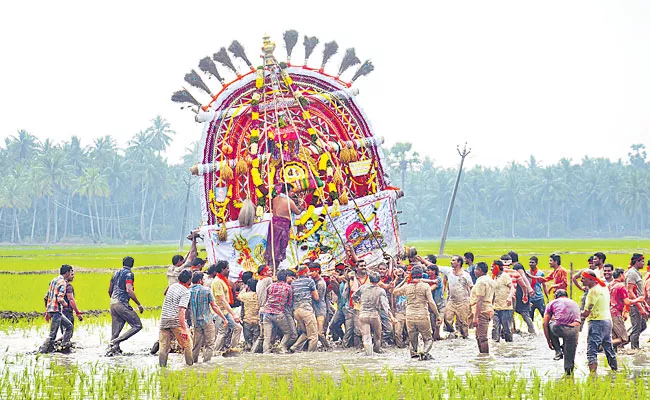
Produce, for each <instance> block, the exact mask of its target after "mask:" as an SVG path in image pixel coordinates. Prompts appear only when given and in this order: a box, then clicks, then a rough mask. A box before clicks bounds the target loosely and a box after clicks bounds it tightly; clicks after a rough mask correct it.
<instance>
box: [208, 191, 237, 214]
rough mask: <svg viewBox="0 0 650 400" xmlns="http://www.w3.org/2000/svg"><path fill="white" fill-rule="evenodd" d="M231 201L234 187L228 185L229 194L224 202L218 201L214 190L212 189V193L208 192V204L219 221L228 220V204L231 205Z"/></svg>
mask: <svg viewBox="0 0 650 400" xmlns="http://www.w3.org/2000/svg"><path fill="white" fill-rule="evenodd" d="M231 199H232V185H228V194H227V195H226V198H225V199H224V201H217V197H216V196H215V194H214V190H212V189H210V191H209V192H208V202H209V204H210V210H211V211H212V213H213V214H214V215H215V217H217V221H219V220H221V221H225V220H226V210H227V208H228V204H229V203H230V200H231ZM217 207H218V209H217ZM221 221H220V222H221Z"/></svg>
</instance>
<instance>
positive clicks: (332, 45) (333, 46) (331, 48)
mask: <svg viewBox="0 0 650 400" xmlns="http://www.w3.org/2000/svg"><path fill="white" fill-rule="evenodd" d="M337 51H339V45H338V44H337V43H336V42H335V41H331V42H328V43H325V48H324V49H323V62H322V63H321V65H320V69H321V70H323V69H325V64H327V62H328V61H329V59H330V58H331V57H332V56H333V55H334V54H336V52H337Z"/></svg>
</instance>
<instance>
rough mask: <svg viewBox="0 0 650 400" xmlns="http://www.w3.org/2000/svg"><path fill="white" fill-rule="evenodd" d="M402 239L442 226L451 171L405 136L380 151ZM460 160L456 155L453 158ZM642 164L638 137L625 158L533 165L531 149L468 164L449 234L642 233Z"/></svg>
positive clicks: (645, 183)
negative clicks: (525, 154) (500, 161)
mask: <svg viewBox="0 0 650 400" xmlns="http://www.w3.org/2000/svg"><path fill="white" fill-rule="evenodd" d="M385 155H386V160H387V164H388V169H389V175H390V176H391V177H392V179H393V185H395V186H400V187H402V188H403V189H404V192H405V196H404V197H403V198H402V199H400V200H399V203H398V208H399V209H401V211H402V212H401V214H400V218H399V219H400V222H406V225H404V226H402V227H401V232H402V233H403V234H404V236H405V237H406V238H407V239H415V238H435V239H439V238H440V235H441V233H442V229H443V225H444V221H445V216H446V213H447V210H448V207H449V201H450V198H451V194H452V189H453V186H454V180H455V179H456V174H457V173H458V169H457V168H441V167H438V166H436V165H434V163H433V161H432V160H431V159H430V158H429V157H421V156H420V155H419V154H418V153H417V152H414V151H413V150H412V145H411V144H410V143H397V144H395V145H394V146H393V147H391V148H390V149H389V150H388V151H387V152H386V153H385ZM459 162H460V157H459ZM649 209H650V163H648V161H647V154H646V148H645V146H644V145H643V144H634V145H632V146H631V148H630V152H629V153H628V159H627V160H620V159H619V160H618V161H612V160H609V159H607V158H591V157H588V156H585V157H584V158H582V160H580V161H579V162H577V163H575V162H572V160H569V159H566V158H563V159H561V160H560V161H559V162H557V163H555V164H552V165H541V164H540V163H539V162H538V161H537V159H536V158H535V157H534V156H532V155H531V156H530V158H529V159H528V161H527V162H525V163H524V164H519V163H517V162H514V161H513V162H510V163H509V164H508V165H507V166H506V167H505V168H496V167H484V166H475V167H473V168H472V169H469V170H464V171H463V173H462V177H461V181H460V186H459V191H458V194H457V198H456V203H455V206H454V210H453V217H452V223H451V225H450V228H449V236H450V237H457V238H494V237H507V238H551V237H557V238H571V237H580V238H589V237H624V236H637V237H639V236H648V234H650V218H649V216H648V211H649Z"/></svg>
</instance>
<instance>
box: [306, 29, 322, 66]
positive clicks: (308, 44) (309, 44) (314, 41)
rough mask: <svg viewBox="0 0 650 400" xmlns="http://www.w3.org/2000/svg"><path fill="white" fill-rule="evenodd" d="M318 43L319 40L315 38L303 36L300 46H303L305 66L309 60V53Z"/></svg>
mask: <svg viewBox="0 0 650 400" xmlns="http://www.w3.org/2000/svg"><path fill="white" fill-rule="evenodd" d="M318 42H319V40H318V38H317V37H316V36H312V37H309V36H307V35H305V39H304V40H303V42H302V44H303V45H304V46H305V65H307V61H308V60H309V57H310V56H311V53H313V52H314V49H315V48H316V46H317V45H318Z"/></svg>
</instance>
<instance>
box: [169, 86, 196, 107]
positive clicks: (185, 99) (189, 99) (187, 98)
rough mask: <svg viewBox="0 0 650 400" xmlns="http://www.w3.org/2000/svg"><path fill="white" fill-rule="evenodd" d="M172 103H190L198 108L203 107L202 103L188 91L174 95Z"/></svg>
mask: <svg viewBox="0 0 650 400" xmlns="http://www.w3.org/2000/svg"><path fill="white" fill-rule="evenodd" d="M172 101H173V102H175V103H190V104H193V105H195V106H197V107H200V106H201V103H199V101H198V100H197V99H195V98H194V96H192V93H190V92H188V91H187V89H183V90H179V91H177V92H174V94H172Z"/></svg>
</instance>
